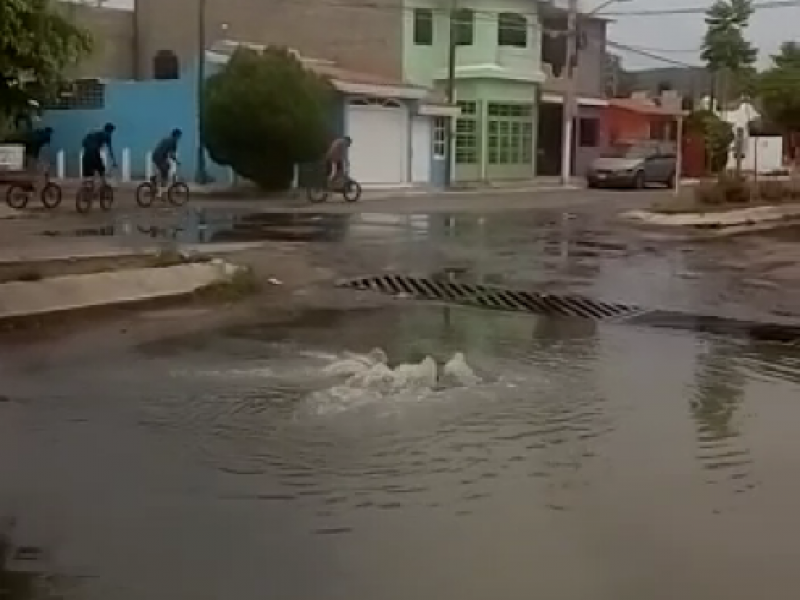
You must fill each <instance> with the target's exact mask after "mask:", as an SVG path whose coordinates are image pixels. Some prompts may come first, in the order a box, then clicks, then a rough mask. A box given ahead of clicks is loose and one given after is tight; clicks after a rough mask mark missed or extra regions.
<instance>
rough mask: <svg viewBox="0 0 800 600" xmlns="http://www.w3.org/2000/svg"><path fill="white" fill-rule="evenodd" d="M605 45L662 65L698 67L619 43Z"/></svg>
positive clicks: (607, 42) (609, 41) (611, 42)
mask: <svg viewBox="0 0 800 600" xmlns="http://www.w3.org/2000/svg"><path fill="white" fill-rule="evenodd" d="M606 45H607V46H610V47H611V48H616V49H618V50H623V51H625V52H630V53H632V54H638V55H639V56H645V57H647V58H650V59H652V60H657V61H660V62H663V63H667V64H671V65H673V66H677V67H689V68H697V67H699V66H700V65H693V64H690V63H687V62H683V61H680V60H675V59H674V58H669V57H666V56H661V55H659V54H656V53H655V52H651V51H649V50H647V49H644V48H639V47H637V46H629V45H628V44H621V43H619V42H614V41H612V40H606Z"/></svg>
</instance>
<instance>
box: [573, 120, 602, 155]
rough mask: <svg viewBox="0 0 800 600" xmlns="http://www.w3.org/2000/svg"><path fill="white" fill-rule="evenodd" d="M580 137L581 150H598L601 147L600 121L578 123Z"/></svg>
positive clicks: (581, 121)
mask: <svg viewBox="0 0 800 600" xmlns="http://www.w3.org/2000/svg"><path fill="white" fill-rule="evenodd" d="M578 136H579V137H578V140H579V143H580V146H581V148H597V147H598V146H599V145H600V121H599V120H598V119H581V120H580V121H579V122H578Z"/></svg>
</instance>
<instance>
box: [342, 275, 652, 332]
mask: <svg viewBox="0 0 800 600" xmlns="http://www.w3.org/2000/svg"><path fill="white" fill-rule="evenodd" d="M339 287H345V288H350V289H356V290H365V291H366V290H370V291H375V292H380V293H383V294H388V295H391V296H397V295H400V294H402V295H406V296H412V297H414V298H419V299H422V300H439V301H443V302H452V303H455V304H464V305H468V306H478V307H482V308H488V309H493V310H503V311H516V312H527V313H533V314H538V315H543V316H551V317H577V318H582V319H594V320H601V321H616V320H620V319H629V318H632V317H635V316H638V315H641V314H643V313H644V312H646V311H645V310H644V309H641V308H638V307H635V306H625V305H622V304H610V303H608V302H600V301H598V300H592V299H591V298H586V297H584V296H576V295H569V296H560V295H558V296H557V295H552V294H542V293H539V292H531V291H520V290H509V289H505V288H501V287H495V286H490V285H480V284H471V283H460V282H454V281H439V280H436V279H431V278H427V277H409V276H406V275H379V276H376V277H361V278H358V279H349V280H347V281H343V282H340V283H339Z"/></svg>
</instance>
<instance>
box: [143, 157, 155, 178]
mask: <svg viewBox="0 0 800 600" xmlns="http://www.w3.org/2000/svg"><path fill="white" fill-rule="evenodd" d="M152 176H153V153H152V152H147V153H146V154H145V155H144V177H145V179H147V181H150V178H151V177H152Z"/></svg>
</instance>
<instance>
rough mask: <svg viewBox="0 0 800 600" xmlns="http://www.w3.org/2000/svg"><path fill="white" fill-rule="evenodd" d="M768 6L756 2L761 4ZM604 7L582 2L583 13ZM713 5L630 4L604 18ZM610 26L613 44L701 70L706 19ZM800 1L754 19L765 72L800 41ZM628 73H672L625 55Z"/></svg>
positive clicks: (653, 19)
mask: <svg viewBox="0 0 800 600" xmlns="http://www.w3.org/2000/svg"><path fill="white" fill-rule="evenodd" d="M764 1H766V0H755V4H756V5H757V4H759V3H760V2H764ZM599 4H601V2H600V1H599V0H582V3H581V9H582V10H584V11H590V10H592V9H593V8H594V7H596V6H598V5H599ZM711 4H712V0H628V1H620V0H617V2H615V3H613V4H611V5H609V6H608V8H606V9H605V10H604V11H603V12H605V11H608V12H614V13H621V12H624V11H646V10H663V9H680V8H694V7H707V6H710V5H711ZM614 19H615V22H614V23H613V24H612V25H611V26H610V29H609V36H608V37H609V39H610V40H613V41H615V42H618V43H620V44H626V45H628V46H636V47H638V48H641V49H647V50H649V51H651V52H652V53H653V54H656V55H659V56H663V57H666V58H670V59H673V60H676V61H680V62H686V63H691V64H701V63H700V59H699V47H700V44H701V42H702V38H703V33H704V32H705V23H704V21H703V15H702V14H689V15H687V14H684V15H670V16H665V15H659V16H641V17H635V16H627V17H623V16H618V17H614ZM798 24H800V1H798V2H797V3H796V5H795V6H792V7H790V8H769V9H767V8H764V9H759V10H757V11H756V13H755V14H754V15H753V17H752V20H751V22H750V27H749V29H748V32H747V37H748V38H749V40H750V41H751V42H753V44H754V45H755V46H756V47H757V48H758V49H759V67H762V68H763V67H767V66H769V65H770V55H771V54H774V53H776V51H777V50H778V48H779V46H780V45H781V43H782V42H785V41H791V40H798V41H800V27H798ZM620 55H621V56H622V57H623V64H624V66H625V68H627V69H641V68H650V67H667V66H670V65H669V64H667V63H664V62H660V61H655V60H652V59H650V58H647V57H644V56H637V55H636V54H633V53H629V52H620Z"/></svg>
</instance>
